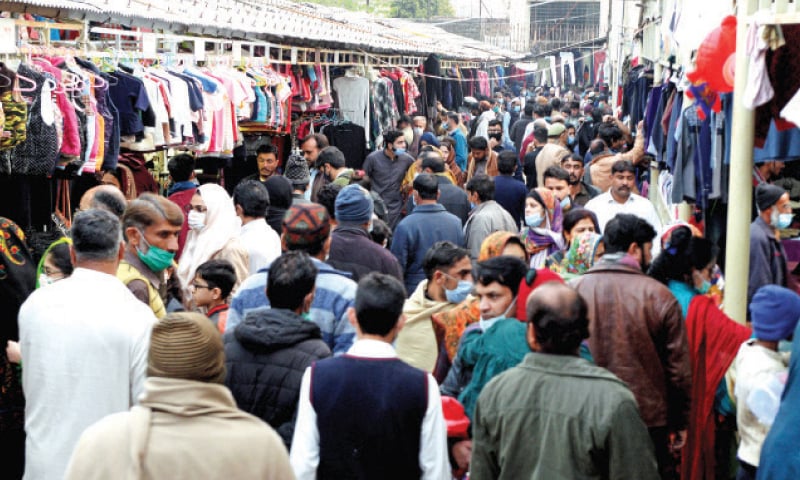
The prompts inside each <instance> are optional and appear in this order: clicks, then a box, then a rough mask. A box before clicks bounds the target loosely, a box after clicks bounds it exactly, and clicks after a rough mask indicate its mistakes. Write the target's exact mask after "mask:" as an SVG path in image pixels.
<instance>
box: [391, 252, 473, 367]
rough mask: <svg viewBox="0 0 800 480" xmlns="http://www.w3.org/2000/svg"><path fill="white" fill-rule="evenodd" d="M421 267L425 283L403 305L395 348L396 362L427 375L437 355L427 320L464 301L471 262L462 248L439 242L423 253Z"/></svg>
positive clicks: (434, 340) (467, 290)
mask: <svg viewBox="0 0 800 480" xmlns="http://www.w3.org/2000/svg"><path fill="white" fill-rule="evenodd" d="M422 267H423V269H424V270H425V280H423V281H422V282H420V284H419V285H418V286H417V288H416V290H414V292H413V293H412V294H411V297H410V298H409V299H408V300H406V302H405V304H404V305H403V314H404V315H405V316H406V324H405V326H404V327H403V329H402V330H401V331H400V333H399V334H398V336H397V341H396V342H395V348H396V349H397V356H398V357H400V360H403V361H404V362H406V363H408V364H409V365H411V366H412V367H417V368H419V369H422V370H425V371H426V372H429V373H430V372H433V369H434V367H436V358H437V355H438V353H439V346H438V344H437V341H436V335H435V333H434V330H433V323H432V320H431V317H432V316H433V315H434V314H435V313H438V312H441V311H445V310H449V309H451V308H453V307H455V306H456V305H457V304H459V303H461V302H463V301H464V300H466V299H467V296H469V294H470V293H471V292H472V289H473V280H472V262H471V261H470V258H469V252H468V251H467V250H466V249H464V248H461V247H459V246H457V245H456V244H454V243H453V242H448V241H443V242H437V243H435V244H434V245H433V246H432V247H431V248H430V249H429V250H428V251H427V253H425V258H424V259H423V261H422Z"/></svg>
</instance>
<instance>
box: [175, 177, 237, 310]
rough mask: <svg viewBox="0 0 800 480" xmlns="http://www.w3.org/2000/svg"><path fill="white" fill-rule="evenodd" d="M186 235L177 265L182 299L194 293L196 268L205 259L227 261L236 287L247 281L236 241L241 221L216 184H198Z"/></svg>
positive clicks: (227, 197) (190, 210)
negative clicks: (233, 272) (230, 265)
mask: <svg viewBox="0 0 800 480" xmlns="http://www.w3.org/2000/svg"><path fill="white" fill-rule="evenodd" d="M187 208H188V222H189V229H190V230H189V235H188V236H187V237H186V246H185V247H184V249H183V254H182V255H181V261H180V264H179V265H178V278H179V279H180V280H181V285H183V288H184V298H186V299H191V298H192V294H193V293H194V287H193V286H192V284H193V283H194V276H195V272H196V271H197V267H199V266H200V265H202V264H203V263H205V262H207V261H209V260H212V259H214V260H227V261H229V262H231V264H233V268H234V270H236V285H235V286H234V291H236V288H238V286H239V284H241V283H242V281H244V279H245V278H247V274H248V265H249V256H248V254H247V250H245V248H244V247H243V246H242V244H241V243H240V242H239V231H240V230H241V228H242V222H241V220H240V219H239V217H238V216H236V210H235V209H234V207H233V201H232V200H231V197H230V196H228V192H226V191H225V189H224V188H222V187H221V186H219V185H217V184H213V183H207V184H205V185H201V186H200V187H199V188H198V189H197V192H196V193H195V194H194V196H193V197H192V201H191V203H190V204H189V205H188V207H187Z"/></svg>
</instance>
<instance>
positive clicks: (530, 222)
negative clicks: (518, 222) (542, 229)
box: [525, 213, 544, 228]
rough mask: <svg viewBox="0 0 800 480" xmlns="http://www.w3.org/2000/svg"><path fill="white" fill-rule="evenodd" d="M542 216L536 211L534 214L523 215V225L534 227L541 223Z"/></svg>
mask: <svg viewBox="0 0 800 480" xmlns="http://www.w3.org/2000/svg"><path fill="white" fill-rule="evenodd" d="M543 220H544V217H543V216H542V215H541V214H540V213H537V214H536V215H526V216H525V225H527V226H529V227H530V228H536V227H538V226H539V225H541V224H542V221H543Z"/></svg>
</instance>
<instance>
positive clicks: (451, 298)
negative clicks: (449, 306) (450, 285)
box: [444, 280, 473, 303]
mask: <svg viewBox="0 0 800 480" xmlns="http://www.w3.org/2000/svg"><path fill="white" fill-rule="evenodd" d="M472 287H473V285H472V282H470V281H468V280H459V281H458V285H457V286H456V288H454V289H453V290H448V289H446V288H445V290H444V295H445V296H446V297H447V301H448V302H450V303H461V302H463V301H464V300H466V299H467V295H469V293H470V292H471V291H472Z"/></svg>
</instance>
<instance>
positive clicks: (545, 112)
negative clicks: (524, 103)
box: [533, 102, 553, 118]
mask: <svg viewBox="0 0 800 480" xmlns="http://www.w3.org/2000/svg"><path fill="white" fill-rule="evenodd" d="M552 111H553V109H552V108H550V105H545V104H542V103H538V102H537V103H536V106H535V107H534V108H533V113H535V114H536V115H538V116H540V117H541V118H544V117H549V116H550V113H552Z"/></svg>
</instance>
